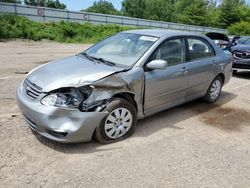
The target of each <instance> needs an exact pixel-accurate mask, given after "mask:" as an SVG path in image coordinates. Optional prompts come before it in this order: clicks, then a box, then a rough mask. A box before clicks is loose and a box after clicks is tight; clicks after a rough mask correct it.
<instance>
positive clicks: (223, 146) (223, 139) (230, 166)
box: [0, 41, 250, 188]
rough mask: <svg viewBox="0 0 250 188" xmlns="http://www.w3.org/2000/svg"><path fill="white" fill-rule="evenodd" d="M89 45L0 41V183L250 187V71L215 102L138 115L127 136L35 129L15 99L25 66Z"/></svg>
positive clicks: (43, 61)
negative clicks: (73, 136) (83, 139)
mask: <svg viewBox="0 0 250 188" xmlns="http://www.w3.org/2000/svg"><path fill="white" fill-rule="evenodd" d="M87 46H88V45H72V44H57V43H51V42H27V41H26V42H25V41H24V42H22V41H13V42H0V88H1V89H0V91H1V92H0V149H1V152H0V187H56V186H62V185H63V186H65V187H246V188H247V187H250V95H249V93H250V81H249V80H250V73H247V72H242V73H239V74H237V75H236V76H235V77H233V78H232V79H231V81H230V83H229V84H228V85H226V86H225V87H224V88H223V93H222V96H221V98H220V100H219V101H218V103H217V104H214V105H207V104H204V103H202V102H201V101H199V100H198V101H194V102H191V103H188V104H185V105H182V106H179V107H176V108H173V109H170V110H167V111H164V112H162V113H160V114H158V115H155V116H152V117H149V118H146V119H144V120H142V121H140V122H139V124H138V126H137V129H136V133H135V134H134V136H132V137H131V138H129V139H126V140H124V141H121V142H118V143H114V144H109V145H100V144H98V143H95V142H92V143H80V144H70V145H69V144H59V143H54V142H51V141H49V140H47V139H44V138H42V137H40V136H38V135H34V134H32V132H31V131H30V130H29V128H28V126H27V124H26V123H25V122H24V120H23V118H22V116H21V114H20V112H19V110H18V107H17V105H16V102H15V89H16V87H17V85H18V84H19V83H20V82H21V80H22V79H24V77H25V74H23V73H25V72H27V71H29V70H30V69H32V68H34V67H36V66H38V65H40V64H42V63H45V62H47V61H50V60H54V59H58V58H62V57H66V56H69V55H70V54H74V53H76V52H80V51H82V50H83V49H85V48H86V47H87Z"/></svg>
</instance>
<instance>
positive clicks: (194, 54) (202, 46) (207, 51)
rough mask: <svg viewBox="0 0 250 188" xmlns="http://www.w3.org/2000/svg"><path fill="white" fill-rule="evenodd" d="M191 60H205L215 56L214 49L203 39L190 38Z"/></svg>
mask: <svg viewBox="0 0 250 188" xmlns="http://www.w3.org/2000/svg"><path fill="white" fill-rule="evenodd" d="M187 41H188V48H189V60H190V61H192V60H195V59H203V58H208V57H211V56H214V55H215V54H214V50H213V49H212V47H211V46H210V45H209V44H207V43H206V42H204V41H203V40H201V39H197V38H188V39H187Z"/></svg>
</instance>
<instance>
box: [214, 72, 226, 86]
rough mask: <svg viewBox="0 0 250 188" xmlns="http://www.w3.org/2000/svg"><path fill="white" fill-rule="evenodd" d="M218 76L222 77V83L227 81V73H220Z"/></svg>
mask: <svg viewBox="0 0 250 188" xmlns="http://www.w3.org/2000/svg"><path fill="white" fill-rule="evenodd" d="M216 77H220V78H221V80H222V84H224V82H225V75H224V74H223V73H220V74H218V75H217V76H216Z"/></svg>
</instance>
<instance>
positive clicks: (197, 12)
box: [178, 0, 208, 26]
mask: <svg viewBox="0 0 250 188" xmlns="http://www.w3.org/2000/svg"><path fill="white" fill-rule="evenodd" d="M186 3H187V1H186V2H185V3H184V5H182V7H181V8H183V7H185V8H184V9H183V11H182V13H179V16H178V20H179V22H181V23H185V24H191V25H200V26H205V25H207V17H206V15H207V5H208V4H207V2H206V1H205V0H193V1H189V3H188V4H186Z"/></svg>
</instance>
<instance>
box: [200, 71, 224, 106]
mask: <svg viewBox="0 0 250 188" xmlns="http://www.w3.org/2000/svg"><path fill="white" fill-rule="evenodd" d="M222 85H223V82H222V79H221V77H220V76H217V77H216V78H215V79H214V80H213V81H212V83H211V84H210V86H209V88H208V89H207V92H206V95H205V96H204V97H203V100H204V101H205V102H207V103H215V102H216V101H217V99H218V98H219V96H220V93H221V88H222Z"/></svg>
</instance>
